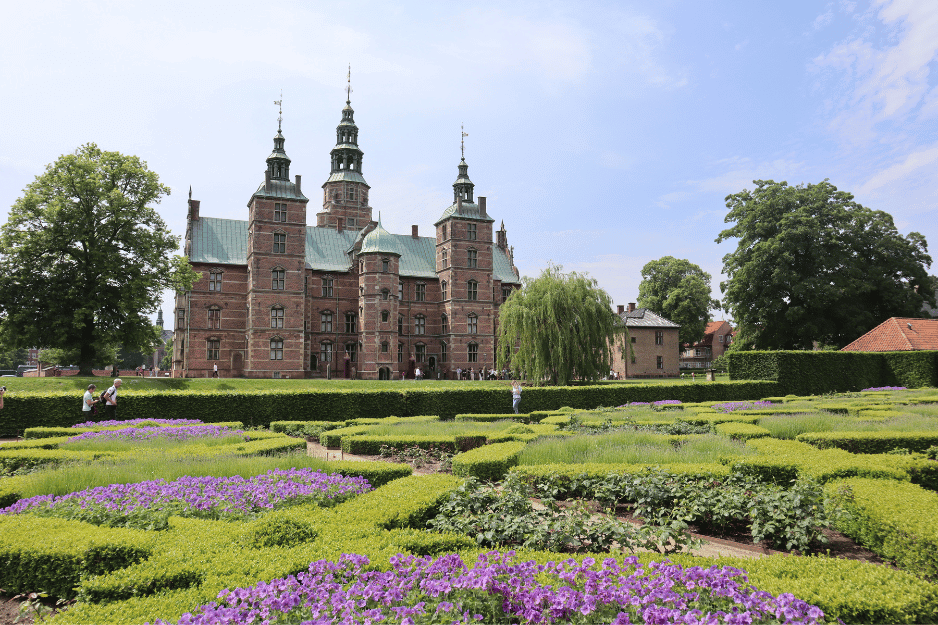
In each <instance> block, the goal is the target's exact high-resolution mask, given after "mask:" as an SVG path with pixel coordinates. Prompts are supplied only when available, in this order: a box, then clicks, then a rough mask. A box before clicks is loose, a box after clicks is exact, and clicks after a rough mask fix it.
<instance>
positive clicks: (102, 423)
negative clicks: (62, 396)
mask: <svg viewBox="0 0 938 625" xmlns="http://www.w3.org/2000/svg"><path fill="white" fill-rule="evenodd" d="M141 423H147V424H150V423H155V424H157V425H199V424H201V423H202V421H200V420H199V419H130V420H129V421H113V420H111V421H86V422H84V423H78V424H76V425H73V426H72V427H73V428H93V427H108V426H114V425H126V426H128V427H129V426H134V425H140V424H141Z"/></svg>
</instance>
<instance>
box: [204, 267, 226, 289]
mask: <svg viewBox="0 0 938 625" xmlns="http://www.w3.org/2000/svg"><path fill="white" fill-rule="evenodd" d="M222 275H223V274H222V273H220V272H218V271H216V272H215V273H210V274H209V275H208V290H209V291H221V277H222Z"/></svg>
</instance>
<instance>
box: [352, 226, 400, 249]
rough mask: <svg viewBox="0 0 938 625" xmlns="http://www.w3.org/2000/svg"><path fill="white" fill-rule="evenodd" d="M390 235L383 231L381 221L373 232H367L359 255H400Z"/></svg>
mask: <svg viewBox="0 0 938 625" xmlns="http://www.w3.org/2000/svg"><path fill="white" fill-rule="evenodd" d="M392 236H393V235H392V234H391V233H390V232H388V231H387V230H385V229H384V226H382V225H381V220H380V219H379V220H378V225H377V226H376V227H375V229H374V230H372V231H371V232H369V233H368V234H367V236H365V239H364V240H363V241H362V248H361V250H360V252H359V253H361V254H398V255H401V256H402V254H401V253H400V252H398V251H397V246H396V245H395V242H394V241H393V240H392Z"/></svg>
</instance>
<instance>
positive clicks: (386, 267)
mask: <svg viewBox="0 0 938 625" xmlns="http://www.w3.org/2000/svg"><path fill="white" fill-rule="evenodd" d="M390 270H391V261H389V260H388V259H387V258H385V259H384V260H382V261H381V271H382V272H383V273H387V272H388V271H390ZM385 299H387V298H385Z"/></svg>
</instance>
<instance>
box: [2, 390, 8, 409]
mask: <svg viewBox="0 0 938 625" xmlns="http://www.w3.org/2000/svg"><path fill="white" fill-rule="evenodd" d="M6 392H7V387H5V386H3V387H0V410H3V394H4V393H6Z"/></svg>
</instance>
